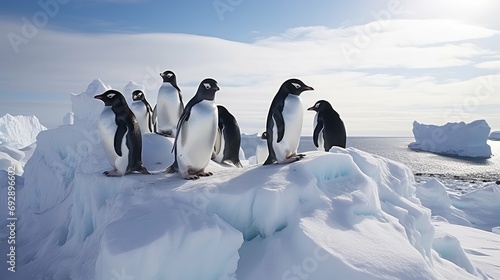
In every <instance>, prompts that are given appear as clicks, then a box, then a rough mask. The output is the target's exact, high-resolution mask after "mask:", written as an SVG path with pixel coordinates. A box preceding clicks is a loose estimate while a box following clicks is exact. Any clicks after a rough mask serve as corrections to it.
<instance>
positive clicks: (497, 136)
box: [489, 131, 500, 141]
mask: <svg viewBox="0 0 500 280" xmlns="http://www.w3.org/2000/svg"><path fill="white" fill-rule="evenodd" d="M489 139H490V140H494V141H500V131H493V132H492V133H491V134H490V137H489Z"/></svg>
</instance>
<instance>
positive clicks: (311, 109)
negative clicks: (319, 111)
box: [307, 106, 316, 111]
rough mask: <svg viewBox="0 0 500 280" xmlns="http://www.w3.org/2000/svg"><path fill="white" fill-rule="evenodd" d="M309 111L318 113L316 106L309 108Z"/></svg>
mask: <svg viewBox="0 0 500 280" xmlns="http://www.w3.org/2000/svg"><path fill="white" fill-rule="evenodd" d="M307 111H316V107H314V106H312V107H309V108H307Z"/></svg>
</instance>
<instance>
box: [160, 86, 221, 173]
mask: <svg viewBox="0 0 500 280" xmlns="http://www.w3.org/2000/svg"><path fill="white" fill-rule="evenodd" d="M218 90H219V86H218V85H217V82H216V81H215V80H214V79H211V78H207V79H204V80H203V81H202V82H201V83H200V85H199V86H198V90H197V92H196V94H195V96H193V98H191V100H189V102H188V104H187V105H186V108H184V111H183V112H182V115H181V117H180V119H179V122H178V123H177V127H176V130H177V135H176V137H175V140H174V147H173V149H172V151H173V152H174V158H175V159H174V163H173V164H172V165H171V166H170V167H168V168H167V170H166V171H165V172H166V173H175V172H179V173H180V175H181V177H183V178H184V179H190V180H195V179H198V178H199V177H200V176H210V175H213V174H212V172H205V168H206V167H207V166H208V163H209V162H210V159H211V157H212V152H213V150H214V146H215V137H216V132H217V129H218V119H219V117H218V111H217V107H216V105H215V93H216V92H217V91H218Z"/></svg>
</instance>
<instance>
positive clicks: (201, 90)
mask: <svg viewBox="0 0 500 280" xmlns="http://www.w3.org/2000/svg"><path fill="white" fill-rule="evenodd" d="M219 89H220V88H219V86H218V85H217V81H216V80H214V79H212V78H207V79H205V80H203V81H201V83H200V86H199V87H198V91H197V92H196V95H198V96H199V97H200V98H201V99H204V100H214V99H215V92H217V91H218V90H219Z"/></svg>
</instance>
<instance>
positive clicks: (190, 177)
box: [184, 174, 200, 180]
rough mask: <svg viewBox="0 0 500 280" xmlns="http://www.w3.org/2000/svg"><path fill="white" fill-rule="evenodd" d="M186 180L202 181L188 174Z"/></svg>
mask: <svg viewBox="0 0 500 280" xmlns="http://www.w3.org/2000/svg"><path fill="white" fill-rule="evenodd" d="M184 179H186V180H198V179H200V176H198V175H189V174H188V175H187V176H184Z"/></svg>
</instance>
